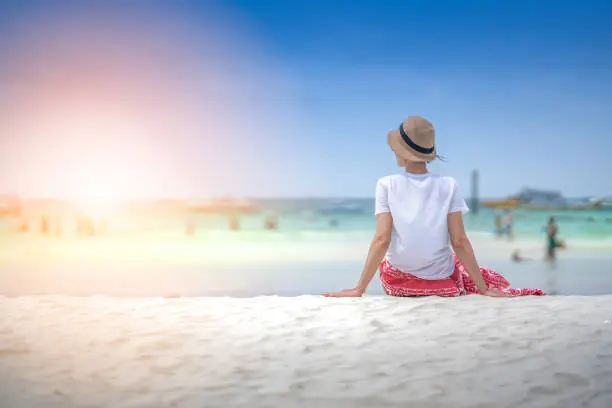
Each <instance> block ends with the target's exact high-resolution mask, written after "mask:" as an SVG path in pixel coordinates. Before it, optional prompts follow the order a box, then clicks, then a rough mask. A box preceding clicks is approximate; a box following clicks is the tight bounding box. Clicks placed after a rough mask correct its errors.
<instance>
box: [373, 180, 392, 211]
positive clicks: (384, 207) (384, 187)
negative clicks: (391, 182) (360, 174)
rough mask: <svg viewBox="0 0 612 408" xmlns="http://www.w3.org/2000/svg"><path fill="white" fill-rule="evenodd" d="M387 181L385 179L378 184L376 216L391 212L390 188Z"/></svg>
mask: <svg viewBox="0 0 612 408" xmlns="http://www.w3.org/2000/svg"><path fill="white" fill-rule="evenodd" d="M386 181H387V180H385V179H380V180H378V183H376V203H375V205H374V214H375V215H378V214H382V213H388V212H391V209H390V208H389V186H388V183H387V182H386Z"/></svg>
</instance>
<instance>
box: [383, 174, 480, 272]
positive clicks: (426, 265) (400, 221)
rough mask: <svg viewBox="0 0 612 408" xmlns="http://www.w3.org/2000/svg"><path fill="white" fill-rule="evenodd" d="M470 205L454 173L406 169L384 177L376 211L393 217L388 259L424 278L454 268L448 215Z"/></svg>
mask: <svg viewBox="0 0 612 408" xmlns="http://www.w3.org/2000/svg"><path fill="white" fill-rule="evenodd" d="M458 211H460V212H467V211H468V208H467V205H466V204H465V201H464V200H463V197H462V196H461V194H460V193H459V190H458V188H457V183H456V181H455V180H454V179H453V178H452V177H443V176H440V175H435V174H431V173H424V174H412V173H403V174H397V175H393V176H387V177H383V178H381V179H380V180H379V181H378V185H377V191H376V214H380V213H384V212H390V213H391V215H392V217H393V232H392V236H391V245H390V246H389V250H388V251H387V261H388V262H389V263H390V264H391V265H393V266H394V267H396V268H398V269H400V270H402V271H404V272H408V273H411V274H413V275H415V276H417V277H420V278H423V279H443V278H446V277H448V276H450V275H451V274H452V272H453V268H454V266H453V258H452V251H451V249H450V245H449V235H448V224H447V217H448V214H449V213H452V212H458Z"/></svg>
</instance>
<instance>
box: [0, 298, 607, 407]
mask: <svg viewBox="0 0 612 408" xmlns="http://www.w3.org/2000/svg"><path fill="white" fill-rule="evenodd" d="M611 320H612V296H593V297H558V296H549V297H543V298H538V297H529V298H518V299H493V298H485V297H481V296H467V297H462V298H456V299H441V298H420V299H406V298H404V299H399V298H386V297H378V296H368V297H364V298H360V299H327V298H322V297H316V296H302V297H295V298H283V297H256V298H249V299H236V298H175V299H164V298H143V299H119V298H110V297H86V298H78V297H65V296H53V297H42V296H39V297H19V298H6V297H5V298H0V378H1V380H2V381H0V401H1V404H0V405H1V406H2V407H3V408H21V407H23V408H26V407H27V408H38V407H45V408H51V407H61V408H69V407H133V408H135V407H143V408H149V407H194V408H195V407H198V408H200V407H407V406H409V407H453V408H459V407H593V408H609V407H610V406H612V323H611Z"/></svg>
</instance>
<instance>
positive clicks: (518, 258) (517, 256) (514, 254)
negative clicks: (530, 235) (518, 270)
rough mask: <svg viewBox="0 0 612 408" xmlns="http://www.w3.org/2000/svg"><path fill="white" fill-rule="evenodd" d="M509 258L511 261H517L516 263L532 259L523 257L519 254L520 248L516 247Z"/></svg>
mask: <svg viewBox="0 0 612 408" xmlns="http://www.w3.org/2000/svg"><path fill="white" fill-rule="evenodd" d="M511 258H512V261H513V262H517V263H519V262H525V261H532V260H533V258H527V257H524V256H523V255H521V250H520V249H517V250H515V251H514V252H512V256H511Z"/></svg>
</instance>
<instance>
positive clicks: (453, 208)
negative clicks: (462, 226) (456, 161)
mask: <svg viewBox="0 0 612 408" xmlns="http://www.w3.org/2000/svg"><path fill="white" fill-rule="evenodd" d="M452 194H453V196H452V198H451V202H450V206H449V208H448V213H449V214H451V213H455V212H461V213H462V214H465V213H467V212H468V211H470V209H469V207H468V206H467V204H466V202H465V200H464V199H463V195H462V194H461V191H460V190H459V185H458V184H457V182H456V181H454V180H453V192H452Z"/></svg>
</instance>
